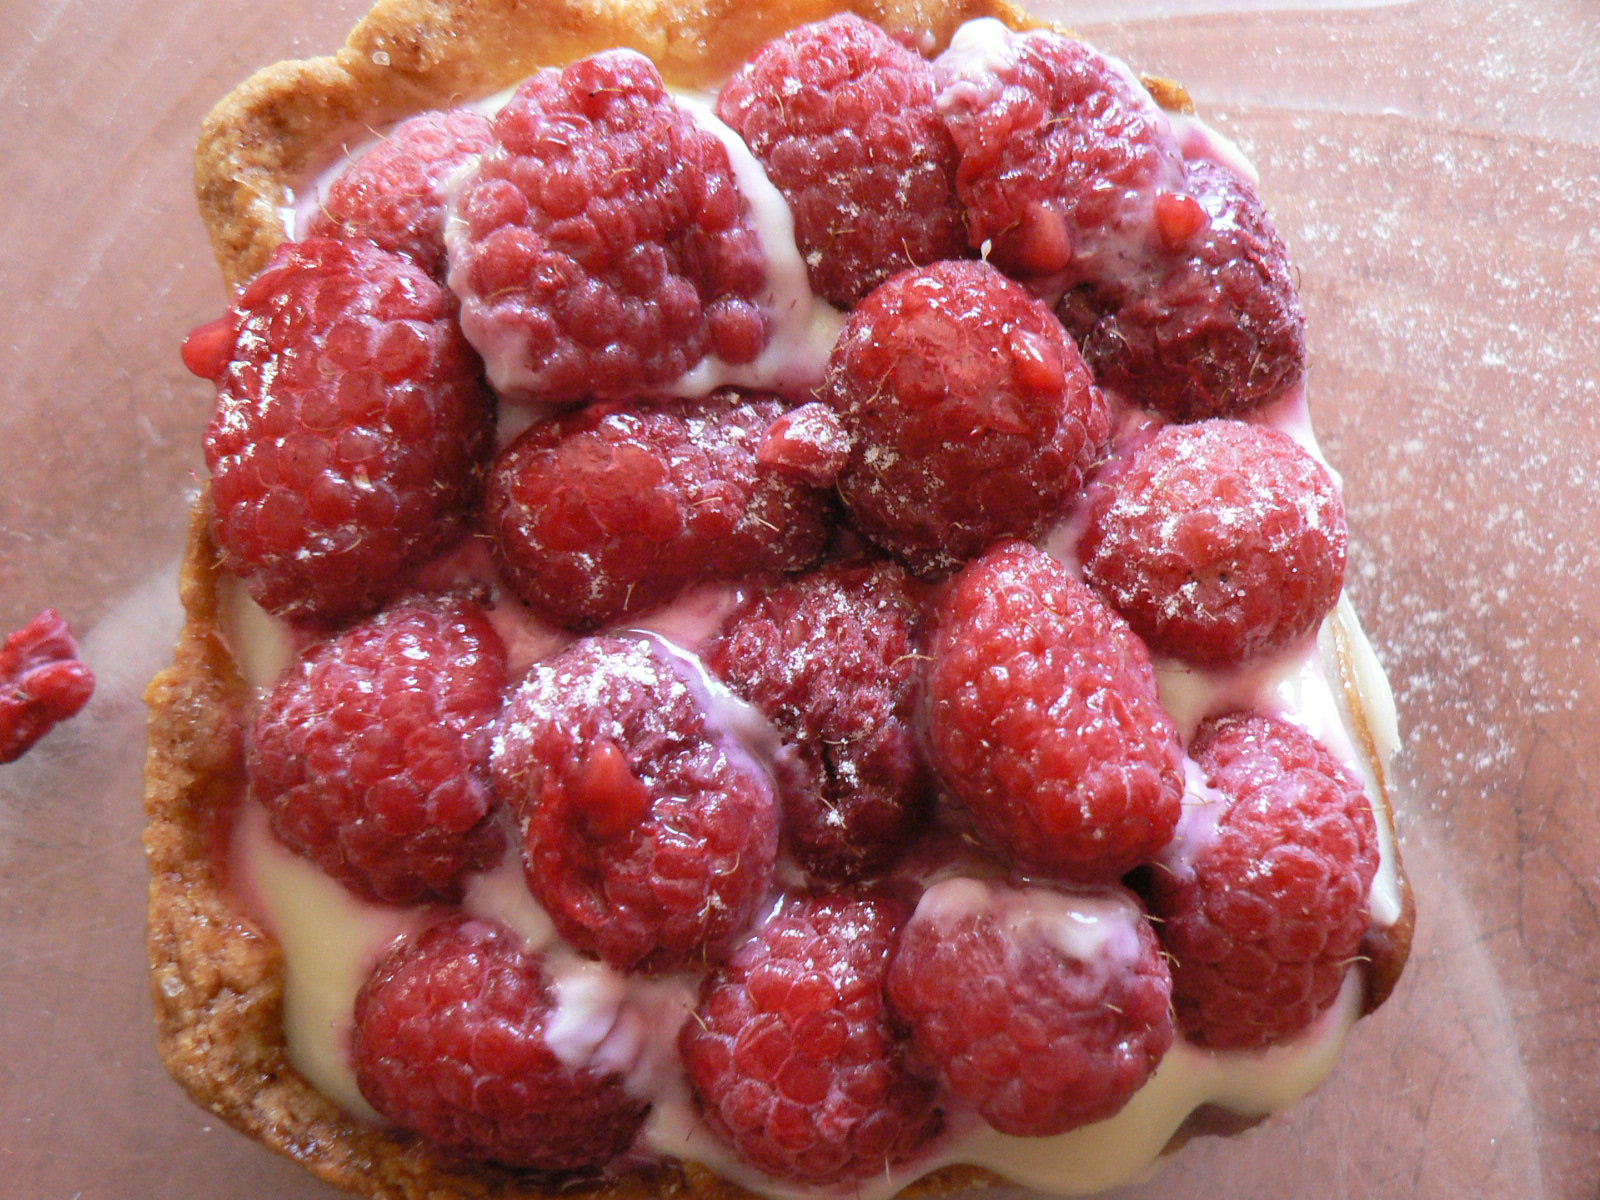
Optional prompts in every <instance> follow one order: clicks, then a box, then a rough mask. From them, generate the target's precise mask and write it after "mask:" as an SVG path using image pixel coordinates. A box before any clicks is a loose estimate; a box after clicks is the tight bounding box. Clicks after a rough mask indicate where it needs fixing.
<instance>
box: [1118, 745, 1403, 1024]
mask: <svg viewBox="0 0 1600 1200" xmlns="http://www.w3.org/2000/svg"><path fill="white" fill-rule="evenodd" d="M1190 752H1191V754H1192V755H1193V757H1194V760H1195V762H1196V763H1198V764H1199V766H1200V769H1201V770H1202V771H1203V772H1204V773H1205V777H1206V782H1207V783H1208V784H1209V785H1210V787H1211V788H1212V789H1213V790H1214V793H1215V795H1214V796H1213V797H1211V802H1210V803H1207V804H1202V805H1196V806H1193V807H1192V808H1191V809H1190V810H1189V811H1188V812H1187V813H1186V814H1185V817H1184V826H1185V828H1184V831H1183V836H1181V837H1180V838H1178V839H1177V840H1176V841H1174V843H1173V845H1172V848H1171V849H1170V850H1169V851H1168V853H1166V854H1165V855H1163V856H1162V858H1161V859H1160V860H1159V861H1158V862H1157V863H1156V864H1155V869H1154V870H1152V871H1150V872H1149V885H1150V886H1149V890H1150V897H1149V899H1150V911H1151V913H1152V914H1153V915H1154V916H1156V917H1158V918H1159V919H1160V920H1161V921H1162V925H1161V940H1162V942H1163V943H1164V944H1165V945H1166V947H1167V949H1168V951H1169V952H1170V953H1171V956H1172V962H1173V968H1172V993H1173V995H1172V998H1173V1004H1174V1006H1175V1008H1176V1011H1177V1017H1178V1025H1179V1028H1181V1029H1182V1030H1183V1032H1184V1036H1185V1037H1187V1038H1188V1039H1189V1040H1190V1041H1192V1042H1196V1043H1198V1044H1199V1045H1202V1046H1211V1047H1215V1048H1217V1049H1251V1048H1257V1047H1261V1046H1269V1045H1272V1044H1274V1043H1276V1042H1281V1041H1284V1040H1286V1039H1287V1038H1290V1037H1293V1036H1294V1035H1295V1034H1296V1033H1299V1032H1300V1031H1301V1030H1303V1029H1305V1028H1307V1027H1308V1026H1309V1025H1311V1023H1312V1022H1313V1021H1315V1020H1316V1019H1317V1017H1318V1015H1319V1014H1321V1013H1322V1012H1324V1011H1325V1010H1326V1009H1327V1008H1328V1007H1329V1006H1330V1005H1331V1004H1332V1003H1333V1001H1334V999H1335V998H1336V997H1337V996H1338V994H1339V989H1340V987H1341V986H1342V984H1343V982H1344V976H1345V971H1346V970H1347V968H1348V967H1349V965H1350V963H1351V961H1352V960H1354V959H1355V958H1356V957H1358V955H1359V954H1360V949H1359V947H1360V945H1361V939H1362V937H1363V936H1364V935H1365V934H1366V931H1367V925H1368V918H1367V891H1368V889H1369V888H1370V887H1371V885H1372V877H1373V875H1374V874H1376V873H1377V869H1378V834H1377V826H1376V824H1375V823H1374V820H1373V816H1372V805H1371V802H1370V801H1369V800H1368V799H1367V794H1366V789H1365V788H1363V787H1362V785H1361V783H1360V781H1359V780H1358V779H1357V778H1356V777H1355V776H1354V775H1352V774H1351V773H1350V770H1349V769H1348V768H1347V767H1345V766H1344V764H1343V763H1341V762H1340V761H1339V760H1338V759H1337V758H1335V757H1334V756H1333V754H1332V753H1330V752H1329V750H1328V749H1327V747H1325V746H1323V745H1322V744H1321V743H1320V742H1318V741H1317V740H1316V739H1315V738H1313V737H1312V736H1311V735H1310V734H1308V733H1306V732H1305V731H1304V730H1302V729H1300V728H1298V727H1297V726H1294V725H1290V724H1289V723H1288V722H1286V721H1280V720H1278V719H1277V718H1274V717H1268V716H1262V715H1243V714H1236V715H1234V716H1229V717H1222V718H1219V719H1216V720H1212V721H1207V722H1206V723H1205V724H1204V725H1202V726H1201V727H1200V732H1199V734H1198V735H1197V736H1196V738H1195V741H1194V744H1193V746H1192V747H1191V751H1190Z"/></svg>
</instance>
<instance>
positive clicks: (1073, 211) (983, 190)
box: [934, 21, 1183, 286]
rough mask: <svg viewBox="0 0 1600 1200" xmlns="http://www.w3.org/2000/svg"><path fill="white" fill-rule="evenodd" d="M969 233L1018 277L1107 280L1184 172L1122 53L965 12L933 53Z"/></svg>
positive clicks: (1131, 254)
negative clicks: (1117, 56)
mask: <svg viewBox="0 0 1600 1200" xmlns="http://www.w3.org/2000/svg"><path fill="white" fill-rule="evenodd" d="M934 69H935V71H936V73H937V77H938V80H939V95H938V101H937V103H938V107H939V112H940V113H941V114H942V115H943V117H944V120H945V124H946V126H947V127H948V128H949V130H950V133H951V136H952V137H953V138H954V139H955V143H956V146H957V148H958V150H959V152H960V155H961V162H960V166H959V167H958V169H957V172H956V188H957V192H958V194H959V195H960V197H961V199H962V200H963V201H964V202H965V203H966V205H967V224H968V230H969V238H970V240H971V243H972V245H973V246H974V247H978V248H982V247H983V246H984V244H985V243H988V244H989V252H988V258H989V260H990V261H991V262H993V263H994V264H995V265H996V266H998V267H999V268H1000V269H1001V270H1002V271H1005V272H1006V273H1007V274H1008V275H1012V276H1015V277H1016V278H1018V279H1028V280H1038V281H1041V282H1043V281H1050V283H1051V284H1052V285H1053V286H1061V285H1062V284H1065V285H1068V286H1070V285H1071V284H1073V283H1078V282H1082V281H1084V280H1091V279H1095V280H1110V279H1116V278H1117V277H1119V276H1120V275H1122V274H1123V273H1124V272H1125V271H1126V270H1127V267H1128V264H1129V263H1130V262H1132V261H1137V260H1139V259H1140V258H1142V257H1143V256H1144V255H1145V254H1146V253H1147V251H1148V243H1149V241H1150V238H1151V234H1152V232H1153V221H1154V215H1155V214H1154V205H1155V201H1156V197H1157V195H1158V194H1159V193H1160V192H1162V191H1164V190H1165V191H1170V190H1174V189H1176V188H1178V187H1180V186H1181V184H1182V182H1183V160H1182V158H1181V156H1180V154H1179V150H1178V145H1177V141H1176V139H1175V138H1174V137H1173V134H1172V129H1171V126H1170V125H1169V124H1168V122H1167V119H1166V117H1165V116H1163V115H1162V113H1161V110H1160V109H1159V108H1158V107H1157V106H1156V103H1155V101H1154V100H1152V99H1151V98H1150V96H1149V95H1148V94H1147V93H1146V92H1145V90H1144V89H1143V88H1142V87H1140V86H1139V83H1138V81H1137V80H1135V79H1134V78H1133V76H1132V75H1131V74H1130V73H1129V72H1128V70H1127V68H1126V67H1124V66H1122V65H1121V64H1120V63H1115V62H1113V61H1112V60H1111V59H1109V58H1107V57H1106V56H1105V55H1103V54H1101V53H1100V52H1099V51H1097V50H1095V49H1093V48H1092V47H1090V46H1086V45H1085V44H1084V43H1082V42H1079V41H1075V40H1073V39H1071V38H1068V37H1064V36H1062V35H1060V34H1057V33H1052V32H1049V31H1045V30H1035V31H1032V32H1029V33H1012V32H1010V31H1009V30H1007V29H1005V28H1004V27H1003V26H1002V25H1000V24H999V22H997V21H983V22H974V23H972V24H971V25H969V26H967V27H966V29H964V30H963V31H962V32H961V33H959V34H957V36H956V38H955V40H954V41H953V42H952V43H951V46H950V49H948V50H947V51H945V53H944V54H942V55H941V56H940V57H939V59H938V60H937V61H936V62H935V64H934Z"/></svg>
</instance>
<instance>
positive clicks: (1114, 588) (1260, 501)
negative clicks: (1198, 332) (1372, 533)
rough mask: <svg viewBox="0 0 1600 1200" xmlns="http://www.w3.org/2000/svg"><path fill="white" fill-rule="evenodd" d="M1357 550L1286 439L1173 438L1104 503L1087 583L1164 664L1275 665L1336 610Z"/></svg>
mask: <svg viewBox="0 0 1600 1200" xmlns="http://www.w3.org/2000/svg"><path fill="white" fill-rule="evenodd" d="M1348 541H1349V534H1348V530H1347V529H1346V526H1345V518H1344V505H1343V504H1342V503H1341V502H1340V500H1339V492H1338V489H1337V488H1336V487H1335V486H1334V482H1333V479H1332V478H1331V477H1330V476H1329V475H1328V472H1327V471H1326V470H1325V469H1324V468H1323V467H1322V465H1321V464H1320V463H1318V462H1317V460H1316V459H1314V458H1312V457H1311V455H1310V454H1308V453H1306V451H1305V450H1303V449H1301V447H1300V446H1299V444H1298V443H1296V442H1295V440H1294V439H1293V438H1291V437H1290V436H1289V435H1288V434H1286V433H1280V432H1279V431H1278V430H1276V429H1268V428H1266V427H1264V426H1259V425H1245V424H1242V423H1241V422H1238V421H1204V422H1201V423H1200V424H1198V425H1168V426H1167V427H1166V428H1164V429H1162V430H1161V431H1160V432H1158V433H1157V434H1156V435H1155V436H1154V437H1153V438H1151V439H1150V441H1148V442H1146V443H1145V444H1144V446H1142V447H1141V448H1140V449H1139V450H1137V451H1136V452H1135V453H1134V455H1133V457H1132V459H1131V460H1130V461H1129V462H1128V463H1127V464H1126V469H1125V470H1123V471H1122V472H1121V473H1120V474H1118V475H1116V476H1114V477H1113V478H1112V479H1111V480H1110V481H1109V483H1108V484H1107V485H1106V486H1105V488H1104V490H1099V491H1098V492H1097V494H1094V500H1093V502H1092V505H1091V508H1090V517H1089V523H1088V525H1087V527H1086V528H1085V530H1084V533H1083V537H1082V539H1081V540H1080V542H1079V544H1078V555H1079V558H1080V559H1081V560H1082V562H1083V573H1084V577H1085V578H1086V579H1087V581H1088V582H1089V584H1090V585H1091V586H1093V587H1094V588H1095V589H1096V590H1097V591H1099V593H1100V595H1101V596H1102V597H1103V598H1104V599H1105V601H1106V602H1107V603H1108V604H1110V605H1111V606H1112V607H1113V608H1115V609H1116V610H1117V611H1118V612H1119V613H1121V614H1122V615H1123V616H1124V617H1125V618H1126V619H1127V621H1128V624H1130V625H1132V626H1133V628H1134V631H1135V632H1136V633H1138V634H1139V636H1140V637H1142V638H1144V640H1145V641H1146V642H1147V643H1148V644H1149V646H1150V648H1151V649H1152V650H1154V651H1156V652H1157V653H1161V654H1170V655H1173V656H1175V657H1177V658H1181V659H1184V660H1185V661H1187V662H1191V663H1197V664H1199V665H1201V666H1206V667H1227V666H1234V665H1236V664H1238V663H1241V662H1244V661H1245V660H1247V659H1261V658H1267V657H1270V656H1272V655H1274V654H1277V653H1279V652H1281V651H1283V650H1285V649H1287V648H1289V647H1290V646H1292V645H1294V644H1295V643H1296V642H1298V641H1300V640H1301V639H1302V638H1304V637H1306V636H1307V635H1309V634H1310V633H1311V632H1312V631H1313V630H1314V629H1316V627H1317V625H1318V624H1319V623H1320V622H1321V621H1322V618H1323V617H1325V616H1326V615H1327V614H1328V612H1329V610H1330V609H1332V608H1333V606H1334V604H1335V603H1336V602H1337V601H1338V599H1339V592H1340V590H1341V589H1342V588H1343V586H1344V568H1345V550H1346V546H1347V543H1348Z"/></svg>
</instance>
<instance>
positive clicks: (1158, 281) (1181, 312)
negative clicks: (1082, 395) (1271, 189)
mask: <svg viewBox="0 0 1600 1200" xmlns="http://www.w3.org/2000/svg"><path fill="white" fill-rule="evenodd" d="M1187 188H1188V191H1187V192H1185V193H1178V194H1176V195H1174V194H1169V195H1166V196H1163V197H1162V199H1163V200H1166V201H1168V202H1169V203H1171V204H1172V206H1173V207H1177V206H1178V203H1179V202H1180V201H1188V203H1189V204H1190V205H1193V206H1194V207H1193V209H1191V210H1189V212H1188V213H1184V214H1180V217H1179V219H1180V220H1181V221H1182V222H1183V227H1182V228H1180V229H1179V230H1178V231H1177V233H1176V234H1175V235H1174V237H1173V239H1172V240H1174V241H1176V242H1178V245H1176V246H1175V247H1172V248H1169V250H1168V251H1167V252H1166V253H1162V254H1158V255H1155V256H1154V257H1153V258H1152V259H1151V261H1150V262H1149V263H1148V264H1146V265H1145V267H1144V268H1143V269H1142V270H1139V271H1136V272H1134V273H1133V275H1132V277H1131V281H1129V282H1127V283H1125V284H1124V285H1123V286H1116V285H1102V286H1096V285H1092V284H1091V285H1088V286H1086V287H1085V288H1084V289H1082V291H1081V292H1080V293H1078V294H1075V295H1070V296H1069V297H1068V298H1067V299H1066V301H1064V303H1063V305H1062V309H1061V319H1062V320H1063V321H1064V322H1065V323H1066V324H1067V327H1068V328H1069V329H1071V330H1072V331H1073V334H1074V335H1075V336H1076V337H1077V338H1078V339H1079V341H1080V343H1081V344H1082V346H1083V353H1084V357H1085V358H1087V359H1088V360H1089V365H1090V366H1092V367H1093V368H1094V371H1095V377H1096V378H1097V379H1098V380H1099V381H1100V382H1101V383H1102V384H1103V385H1104V386H1106V387H1110V388H1115V389H1116V390H1117V391H1118V392H1119V393H1121V394H1122V395H1123V396H1124V397H1126V398H1127V399H1128V400H1129V401H1131V402H1132V403H1134V404H1137V405H1139V406H1140V407H1142V408H1148V409H1151V410H1153V411H1155V412H1159V413H1161V414H1163V415H1164V416H1167V417H1170V418H1171V419H1172V420H1174V421H1198V420H1200V419H1202V418H1204V417H1231V416H1242V415H1244V414H1245V413H1247V412H1249V411H1251V410H1252V409H1255V408H1259V407H1260V406H1261V405H1263V404H1265V403H1266V402H1267V401H1269V400H1273V399H1275V398H1277V397H1278V396H1280V395H1282V394H1283V393H1284V392H1285V391H1286V390H1287V389H1289V388H1290V387H1292V386H1293V385H1295V384H1296V383H1299V382H1300V380H1301V378H1302V377H1303V375H1304V374H1305V357H1306V345H1305V316H1304V314H1303V313H1302V312H1301V310H1300V298H1299V296H1298V294H1297V293H1296V289H1295V284H1294V276H1293V273H1292V270H1291V268H1290V265H1289V251H1288V249H1287V248H1286V247H1285V246H1284V244H1283V239H1282V238H1280V237H1279V236H1278V231H1277V230H1276V229H1275V228H1274V227H1273V224H1272V219H1271V218H1270V217H1269V216H1268V215H1267V210H1266V208H1265V207H1264V206H1263V205H1262V203H1261V201H1260V200H1259V199H1258V198H1257V197H1256V193H1255V190H1254V189H1253V188H1252V187H1251V186H1250V185H1249V184H1248V183H1246V182H1245V181H1244V180H1243V179H1240V178H1239V177H1238V176H1237V175H1235V174H1234V173H1233V172H1232V171H1230V170H1228V169H1227V168H1226V167H1223V166H1219V165H1218V164H1216V163H1213V162H1209V161H1206V160H1197V161H1195V162H1193V163H1191V164H1190V165H1189V181H1188V184H1187ZM1196 211H1198V221H1197V222H1196V224H1195V225H1194V228H1195V229H1196V232H1193V233H1191V234H1188V235H1187V236H1185V235H1184V233H1183V229H1184V228H1189V219H1190V217H1191V216H1193V214H1194V213H1195V212H1196Z"/></svg>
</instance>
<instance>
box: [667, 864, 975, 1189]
mask: <svg viewBox="0 0 1600 1200" xmlns="http://www.w3.org/2000/svg"><path fill="white" fill-rule="evenodd" d="M904 920H905V907H904V906H903V905H902V904H901V903H899V902H898V901H896V900H893V899H891V898H889V897H887V896H885V895H882V894H879V893H875V892H861V893H855V892H837V893H811V894H800V895H790V896H788V897H787V898H785V900H784V902H783V904H782V906H781V907H780V908H779V909H778V911H777V912H776V913H774V914H773V916H772V917H771V918H770V919H769V920H768V921H767V923H766V924H765V925H763V926H762V927H761V928H760V929H759V930H757V931H756V933H755V935H754V936H753V937H752V938H751V939H750V940H749V941H747V942H745V943H744V945H742V946H741V947H740V948H739V949H738V951H736V952H735V954H734V955H733V957H732V958H731V959H730V960H729V961H728V962H727V963H726V964H725V965H724V966H723V967H721V968H719V969H718V970H717V971H716V972H714V973H713V974H711V975H710V976H708V977H707V978H706V980H705V982H704V983H703V984H702V985H701V989H700V1004H699V1007H698V1008H697V1009H696V1010H695V1014H694V1019H693V1020H690V1021H685V1022H684V1024H683V1029H682V1032H681V1033H680V1034H679V1037H678V1046H679V1050H680V1051H681V1053H682V1055H683V1061H684V1065H685V1067H686V1068H687V1069H688V1073H689V1081H690V1083H691V1084H692V1085H693V1086H694V1090H695V1094H696V1095H697V1096H698V1097H699V1099H700V1103H701V1106H702V1107H703V1108H704V1110H705V1112H706V1117H707V1120H708V1122H709V1123H710V1125H711V1127H712V1128H713V1129H714V1130H716V1131H717V1133H718V1134H720V1135H721V1136H722V1137H723V1138H725V1139H727V1140H728V1141H729V1142H730V1143H731V1144H732V1145H733V1147H734V1149H735V1150H736V1151H737V1152H738V1154H739V1156H740V1157H741V1158H743V1159H744V1160H745V1161H746V1162H749V1163H751V1164H753V1165H754V1166H756V1167H758V1168H759V1169H761V1170H763V1171H765V1172H767V1173H768V1174H770V1175H773V1176H776V1177H777V1178H779V1179H785V1180H792V1181H795V1182H798V1183H815V1184H833V1183H849V1182H854V1181H857V1180H861V1179H865V1178H868V1177H869V1176H873V1175H878V1174H881V1173H882V1172H883V1170H884V1169H885V1168H886V1167H890V1166H893V1165H894V1164H895V1163H898V1162H901V1161H903V1160H904V1159H906V1158H907V1157H909V1156H910V1155H911V1154H913V1153H915V1152H916V1150H917V1149H918V1148H919V1147H921V1146H922V1145H924V1144H925V1143H926V1142H927V1141H928V1140H929V1139H930V1138H931V1137H933V1135H934V1134H936V1133H937V1132H938V1130H939V1127H940V1117H939V1113H938V1110H937V1109H936V1108H935V1106H934V1095H935V1093H934V1089H933V1087H932V1086H931V1085H930V1084H929V1083H927V1082H925V1081H923V1080H921V1079H919V1078H917V1077H916V1076H914V1075H912V1074H911V1073H910V1072H909V1071H908V1070H907V1069H906V1064H905V1046H904V1043H903V1042H902V1041H901V1039H900V1038H899V1036H898V1035H897V1034H896V1032H895V1030H894V1028H893V1027H892V1026H891V1024H890V1020H889V1013H888V1010H887V1006H886V1004H885V1002H884V994H883V986H884V975H885V972H886V971H887V969H888V964H889V950H890V946H891V945H892V943H893V941H894V936H895V933H896V931H897V930H898V929H899V928H900V925H901V923H902V922H903V921H904ZM946 982H947V983H948V981H946Z"/></svg>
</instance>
